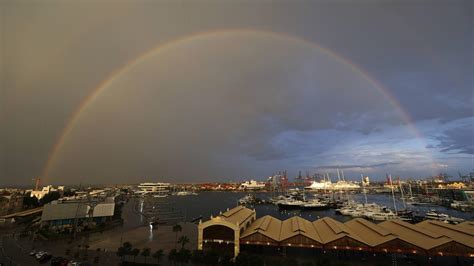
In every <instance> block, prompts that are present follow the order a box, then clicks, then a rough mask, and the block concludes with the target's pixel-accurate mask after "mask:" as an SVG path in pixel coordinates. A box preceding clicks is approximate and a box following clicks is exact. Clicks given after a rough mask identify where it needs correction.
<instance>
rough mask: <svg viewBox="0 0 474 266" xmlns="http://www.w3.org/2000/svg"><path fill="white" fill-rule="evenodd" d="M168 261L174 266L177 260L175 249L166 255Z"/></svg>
mask: <svg viewBox="0 0 474 266" xmlns="http://www.w3.org/2000/svg"><path fill="white" fill-rule="evenodd" d="M168 260H169V261H170V262H171V263H172V264H174V263H175V262H176V261H177V260H178V252H177V251H176V249H172V250H170V253H168Z"/></svg>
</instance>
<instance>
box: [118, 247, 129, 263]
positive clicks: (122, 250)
mask: <svg viewBox="0 0 474 266" xmlns="http://www.w3.org/2000/svg"><path fill="white" fill-rule="evenodd" d="M125 255H127V249H126V248H125V247H119V248H118V250H117V256H119V257H120V260H121V261H123V257H124V256H125Z"/></svg>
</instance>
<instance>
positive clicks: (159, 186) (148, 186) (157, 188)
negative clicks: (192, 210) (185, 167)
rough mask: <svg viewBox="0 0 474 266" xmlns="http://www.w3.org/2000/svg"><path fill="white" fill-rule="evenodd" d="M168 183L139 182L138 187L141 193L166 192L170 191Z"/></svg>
mask: <svg viewBox="0 0 474 266" xmlns="http://www.w3.org/2000/svg"><path fill="white" fill-rule="evenodd" d="M170 187H171V184H170V183H159V182H157V183H140V184H139V185H138V189H140V192H141V193H143V194H168V193H169V192H170Z"/></svg>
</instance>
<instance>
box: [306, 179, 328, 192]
mask: <svg viewBox="0 0 474 266" xmlns="http://www.w3.org/2000/svg"><path fill="white" fill-rule="evenodd" d="M331 188H332V182H331V181H329V180H322V181H320V182H316V181H313V182H311V185H309V186H307V187H305V188H304V189H306V190H311V191H319V190H329V189H331Z"/></svg>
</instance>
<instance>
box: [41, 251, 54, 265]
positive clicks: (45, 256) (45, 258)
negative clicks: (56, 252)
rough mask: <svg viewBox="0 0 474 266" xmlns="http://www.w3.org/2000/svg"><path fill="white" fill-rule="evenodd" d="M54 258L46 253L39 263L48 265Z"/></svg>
mask: <svg viewBox="0 0 474 266" xmlns="http://www.w3.org/2000/svg"><path fill="white" fill-rule="evenodd" d="M52 257H53V255H51V254H48V253H45V254H43V256H41V258H39V260H38V261H39V262H40V263H46V262H48V261H49V260H50V259H51V258H52Z"/></svg>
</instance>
